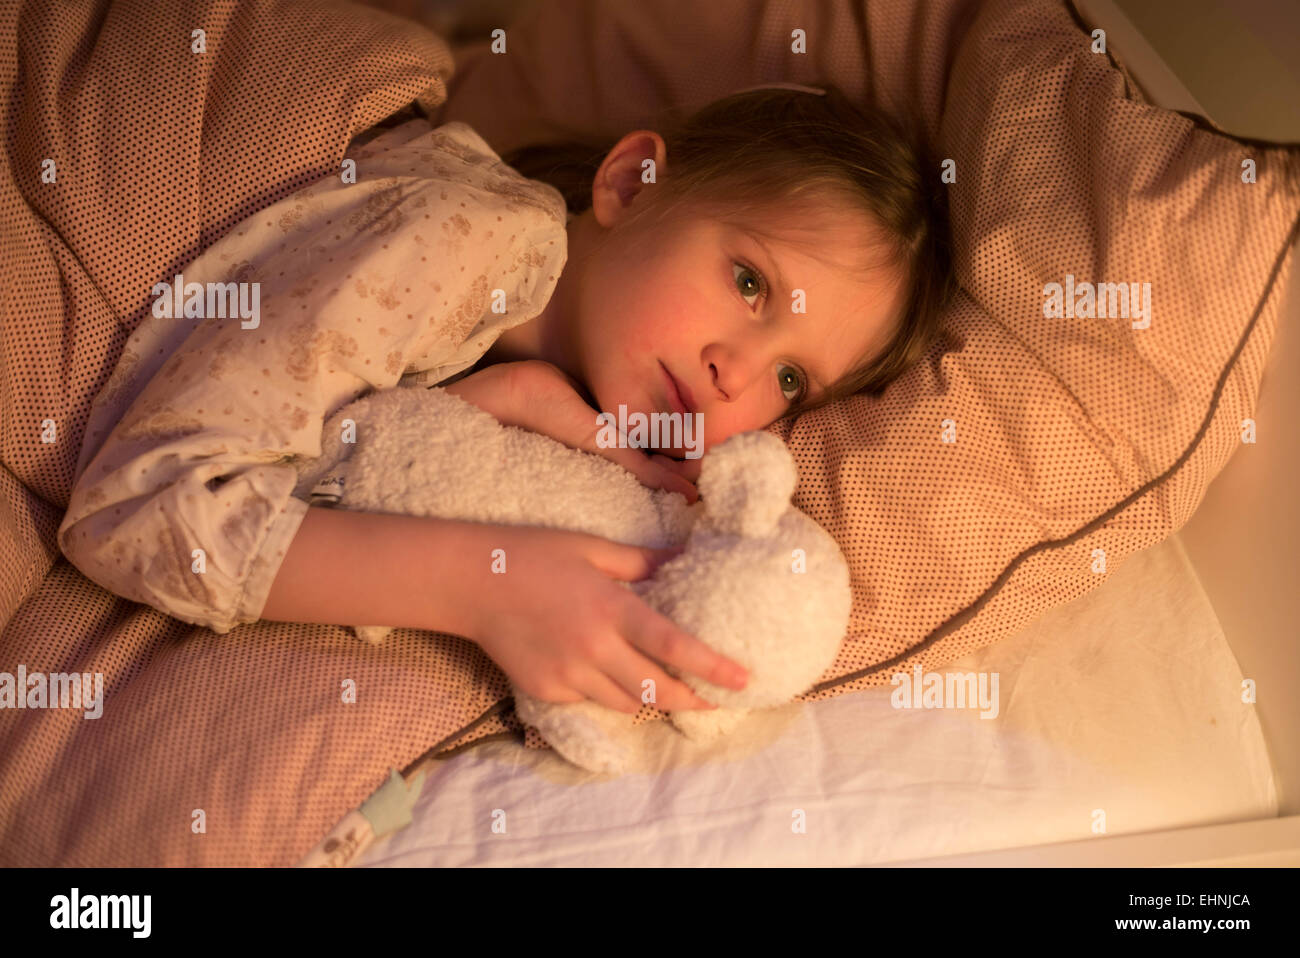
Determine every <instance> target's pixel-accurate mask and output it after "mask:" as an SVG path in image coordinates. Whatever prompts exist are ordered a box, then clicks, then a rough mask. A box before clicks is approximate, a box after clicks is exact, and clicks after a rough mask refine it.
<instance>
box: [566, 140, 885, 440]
mask: <svg viewBox="0 0 1300 958" xmlns="http://www.w3.org/2000/svg"><path fill="white" fill-rule="evenodd" d="M637 136H638V134H629V135H628V137H625V138H624V139H623V141H621V142H620V144H619V146H618V147H615V149H614V150H613V151H611V153H610V155H609V157H608V158H607V159H606V161H605V167H602V170H601V173H599V174H598V175H597V178H596V186H595V188H594V189H593V200H594V203H593V206H592V208H591V209H590V210H588V211H587V212H585V213H584V214H582V216H580V217H577V218H575V219H574V221H573V222H572V223H571V224H570V228H569V252H568V258H567V263H566V266H565V272H564V273H563V274H562V275H561V279H560V283H561V284H562V285H564V286H565V287H566V288H565V289H564V290H563V291H562V292H563V295H562V296H561V295H559V293H560V292H561V291H560V290H559V288H558V287H557V296H556V297H555V299H556V306H557V308H558V309H559V310H560V311H561V313H562V318H559V319H557V324H558V325H559V326H560V327H561V328H564V329H565V330H566V333H565V335H564V337H563V338H564V340H565V347H564V352H565V354H566V360H567V363H566V364H567V365H568V366H569V372H570V373H571V374H573V375H574V376H576V377H577V378H578V379H579V380H581V381H582V382H583V383H585V384H586V386H587V388H588V391H589V392H590V393H591V396H592V398H593V399H594V400H595V401H596V405H597V407H598V408H599V409H601V410H603V411H606V412H610V413H613V414H615V415H616V416H617V415H618V412H619V406H620V404H621V405H624V406H626V409H627V413H628V414H629V415H631V414H632V413H634V412H642V413H646V414H647V415H649V414H651V413H655V412H663V413H671V412H673V411H674V406H673V404H672V398H671V396H670V391H671V389H672V387H671V386H670V384H669V381H668V374H671V376H672V378H673V379H674V380H675V381H676V383H677V389H678V391H679V392H680V394H681V398H682V399H683V400H684V401H685V403H686V405H687V408H688V410H689V411H691V412H698V413H701V414H702V415H703V419H702V421H700V420H697V422H699V423H700V425H701V426H702V427H703V443H702V445H700V440H699V439H698V438H696V439H694V441H693V448H695V449H696V450H698V451H700V452H702V451H705V450H707V449H709V448H711V447H712V446H714V445H717V444H718V443H720V442H722V441H723V440H724V439H726V438H727V437H728V436H731V435H734V434H735V433H738V432H745V431H747V430H752V429H762V428H763V427H765V426H767V425H769V424H771V423H772V422H774V421H776V420H777V419H780V418H781V417H782V416H784V415H785V414H786V413H787V412H788V411H789V409H790V408H791V406H792V405H793V403H794V401H796V400H798V399H800V398H801V397H802V396H803V394H804V393H803V391H804V390H807V391H808V393H809V397H810V398H816V396H817V395H819V394H820V393H821V392H823V391H824V389H825V387H826V386H828V385H829V384H830V383H832V382H834V381H835V380H836V379H837V378H839V377H840V376H842V375H843V374H844V373H846V372H848V371H849V370H850V369H851V368H853V366H855V365H856V361H857V360H859V359H861V358H862V357H863V356H866V355H875V354H876V353H878V352H879V351H880V350H881V349H883V348H884V345H885V343H886V342H887V338H888V334H889V332H890V330H889V329H888V328H887V327H888V325H889V323H890V322H891V317H892V316H893V315H894V311H895V310H896V308H897V306H896V304H897V302H898V299H897V297H898V296H900V295H901V280H902V277H901V276H900V275H898V274H897V272H896V271H890V270H888V269H885V268H880V269H877V270H875V271H873V272H870V273H867V274H865V275H864V274H863V273H862V272H861V271H860V269H858V268H855V267H853V266H852V265H850V263H851V262H852V260H853V259H854V258H856V256H855V254H853V253H851V252H849V251H851V250H857V249H859V248H862V247H863V246H865V245H866V244H867V243H868V241H869V240H870V236H869V234H868V232H867V227H866V226H865V225H864V224H863V222H862V219H861V215H860V214H856V215H855V214H849V213H839V212H836V211H834V210H828V211H824V212H819V213H817V214H816V215H815V216H814V215H813V214H811V213H809V212H808V211H807V210H806V209H805V210H799V211H794V212H793V213H788V214H787V215H782V212H781V211H766V212H764V213H762V214H755V216H756V217H758V216H761V218H760V219H759V220H758V221H759V222H761V224H762V227H763V229H764V230H765V231H766V232H770V233H774V234H776V236H777V237H779V239H777V238H773V237H764V236H755V235H754V234H752V233H751V232H750V231H749V230H748V229H747V228H746V227H745V225H744V224H743V223H740V222H727V221H725V220H723V219H719V218H717V216H716V215H714V216H702V215H701V214H700V213H699V212H698V211H694V212H693V211H691V210H688V209H685V208H684V207H683V208H682V209H681V211H680V212H678V211H676V210H674V211H671V212H670V213H669V214H668V215H667V216H665V217H664V218H663V219H662V220H659V221H658V222H654V221H653V218H652V217H642V218H641V219H639V220H633V219H632V218H631V216H630V213H631V211H632V208H633V205H634V204H636V203H638V202H640V203H642V204H644V202H645V196H644V195H636V196H633V197H632V202H631V204H629V205H624V200H623V199H621V198H620V195H621V196H622V197H623V198H626V197H628V196H629V195H630V194H631V192H632V191H633V190H636V189H653V186H650V187H643V186H642V184H641V183H640V172H641V159H642V158H644V157H645V156H648V155H651V154H650V153H649V152H648V148H647V145H648V144H650V143H652V142H654V140H658V137H657V136H656V135H654V134H640V137H641V140H642V148H641V149H640V150H638V148H637V145H636V144H635V142H633V143H631V144H629V141H630V140H633V138H635V137H637ZM651 138H653V139H651ZM620 148H622V149H624V154H622V155H620V152H619V151H620ZM662 150H663V146H662V140H658V151H659V153H660V155H659V156H657V158H656V162H657V164H658V166H659V167H660V168H661V169H662V168H663V156H662ZM607 168H610V169H607ZM620 173H621V174H622V175H620ZM807 220H814V222H807ZM760 274H761V277H762V278H761V279H760ZM566 280H567V283H566ZM760 285H765V286H766V290H765V292H763V293H761V294H760ZM796 289H797V290H802V291H803V299H804V308H805V309H806V312H795V311H793V310H792V308H791V307H792V304H795V305H797V304H798V301H797V300H796V299H795V298H794V297H793V296H792V291H793V290H796ZM659 449H660V451H663V452H665V453H667V454H669V455H672V456H675V457H678V458H680V457H682V456H684V455H685V453H686V451H687V449H686V448H685V444H684V443H681V442H676V443H673V444H672V445H671V446H670V445H668V444H667V441H665V442H663V443H661V444H660V446H659Z"/></svg>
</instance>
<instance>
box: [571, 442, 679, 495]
mask: <svg viewBox="0 0 1300 958" xmlns="http://www.w3.org/2000/svg"><path fill="white" fill-rule="evenodd" d="M594 451H595V452H596V453H597V454H598V455H602V456H604V457H605V458H606V459H610V460H612V461H613V462H616V463H618V464H619V465H620V466H622V467H623V468H624V469H626V470H627V471H628V472H630V473H632V475H634V476H636V478H637V480H638V481H639V482H640V483H641V484H642V485H643V486H649V487H650V488H651V489H667V490H668V491H669V492H680V493H681V494H682V495H683V496H685V497H686V501H687V502H688V503H690V502H695V501H696V500H697V499H699V497H700V493H699V490H697V489H696V488H695V485H694V484H693V483H692V482H691V481H690V480H689V479H686V478H684V477H682V476H680V475H678V474H677V473H676V472H675V471H673V470H672V469H669V468H667V467H665V466H664V465H663V464H662V463H660V462H656V461H655V460H654V459H652V458H651V457H649V456H647V455H646V454H645V453H643V452H641V451H639V450H637V449H633V448H630V447H629V448H623V447H612V448H608V449H605V448H600V447H597V448H596V449H595V450H594ZM660 458H662V457H660Z"/></svg>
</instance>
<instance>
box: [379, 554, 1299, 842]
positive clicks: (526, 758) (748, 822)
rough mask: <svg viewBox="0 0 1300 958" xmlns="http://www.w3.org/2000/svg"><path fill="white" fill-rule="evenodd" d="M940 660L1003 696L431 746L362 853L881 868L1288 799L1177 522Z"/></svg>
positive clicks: (1264, 813) (865, 699)
mask: <svg viewBox="0 0 1300 958" xmlns="http://www.w3.org/2000/svg"><path fill="white" fill-rule="evenodd" d="M944 672H952V673H967V672H974V673H980V672H983V673H987V674H988V676H989V678H988V682H989V684H988V686H987V688H988V689H989V691H992V689H993V685H992V678H991V677H992V674H993V673H996V674H997V676H998V679H997V686H996V688H997V691H998V695H997V697H996V698H997V709H996V714H995V715H994V714H991V713H992V712H993V711H994V710H993V709H992V708H988V709H980V708H978V707H977V708H964V709H963V708H911V709H909V708H896V707H895V706H894V704H893V702H892V701H891V700H892V699H893V698H895V696H896V694H901V692H900V689H901V687H902V686H901V685H900V686H899V688H898V689H895V688H879V689H870V690H867V691H863V692H858V693H855V694H852V695H846V696H841V697H838V698H834V699H829V700H824V701H820V702H815V703H811V704H808V705H798V704H795V705H791V706H788V707H786V708H783V709H778V710H773V711H770V712H767V713H761V714H758V715H756V716H754V717H752V718H751V719H750V720H749V721H748V722H747V724H745V725H744V726H742V727H741V729H739V730H738V731H737V732H736V733H734V734H733V735H732V736H731V737H730V738H729V739H727V740H726V741H724V742H721V743H717V744H715V745H713V746H709V747H699V746H695V745H692V744H691V743H690V742H688V741H687V740H686V739H684V738H683V737H682V736H680V735H679V734H678V733H677V732H676V731H675V730H674V729H673V728H672V727H671V726H669V725H668V724H667V723H664V722H660V723H646V724H645V725H644V726H642V727H641V730H640V731H641V734H642V735H643V737H644V745H645V748H644V754H643V756H642V758H641V760H640V761H639V763H638V765H637V767H636V768H635V769H634V771H633V772H631V773H630V774H626V775H624V776H621V777H611V776H599V775H594V774H591V773H588V772H584V771H582V770H579V769H576V768H574V767H573V766H570V765H569V764H567V763H566V762H565V761H564V760H563V759H561V758H559V757H558V756H557V755H556V754H555V753H554V752H552V751H549V750H548V751H538V750H527V749H524V748H523V747H521V746H519V745H516V744H514V743H510V742H502V741H494V742H488V743H485V744H482V745H479V746H477V747H474V748H471V749H469V750H467V751H464V752H461V753H458V754H457V755H455V756H453V757H451V758H449V759H445V760H441V761H432V762H430V763H429V765H428V774H427V777H426V780H425V783H424V786H423V789H422V791H421V794H420V797H419V799H418V800H417V801H416V804H415V807H414V810H413V813H412V814H413V818H412V822H411V824H410V825H408V826H406V827H405V828H404V829H402V830H400V831H397V832H394V833H391V834H389V835H387V836H385V837H383V838H380V839H379V840H377V841H376V842H375V844H374V845H372V846H371V847H370V848H369V849H368V850H367V851H366V853H365V854H364V855H362V856H361V857H360V859H359V860H358V865H359V866H360V867H382V866H467V865H468V866H474V865H482V866H492V865H533V866H602V865H608V866H627V865H636V866H692V865H698V866H742V865H789V866H797V865H870V864H882V863H886V862H895V861H902V860H910V859H918V858H928V857H934V856H940V855H951V854H960V853H968V852H975V851H984V850H989V849H996V848H1010V847H1018V846H1025V845H1038V844H1046V843H1053V842H1064V841H1075V840H1080V839H1088V838H1093V837H1103V836H1107V835H1109V836H1114V835H1120V834H1128V833H1136V832H1144V831H1152V830H1156V829H1167V828H1180V827H1188V826H1194V825H1207V824H1218V823H1228V822H1236V821H1244V820H1250V819H1256V818H1261V817H1272V816H1275V815H1277V813H1278V794H1277V789H1276V785H1275V781H1274V775H1273V770H1272V767H1271V763H1270V759H1269V755H1268V751H1267V749H1266V747H1265V743H1264V738H1263V735H1262V732H1261V729H1260V725H1259V721H1258V719H1257V717H1256V714H1255V711H1254V706H1253V705H1252V704H1250V703H1249V702H1243V677H1242V674H1241V671H1240V668H1239V667H1238V665H1237V662H1236V659H1235V658H1234V656H1233V654H1232V651H1231V649H1230V647H1229V645H1228V642H1227V640H1226V639H1225V637H1224V633H1223V630H1222V628H1221V627H1220V625H1219V622H1218V620H1217V618H1216V616H1215V614H1214V610H1213V608H1212V606H1211V605H1210V602H1209V600H1208V598H1207V596H1206V594H1205V592H1204V590H1203V589H1202V587H1201V584H1200V582H1199V580H1198V579H1197V576H1196V573H1195V570H1194V569H1193V567H1192V565H1191V563H1190V561H1189V560H1188V558H1187V554H1186V552H1185V551H1184V549H1183V546H1182V543H1181V541H1180V540H1179V538H1178V536H1176V535H1175V536H1172V537H1170V538H1169V539H1166V540H1165V541H1164V542H1163V543H1161V544H1159V545H1157V546H1155V547H1153V548H1150V549H1147V550H1145V551H1143V552H1140V553H1137V554H1135V555H1134V556H1132V557H1130V559H1129V560H1128V561H1127V562H1126V563H1124V565H1123V566H1121V567H1120V568H1118V569H1115V570H1113V571H1112V573H1111V577H1110V579H1109V580H1108V581H1107V582H1105V583H1104V584H1103V585H1101V586H1100V587H1099V588H1097V589H1096V590H1094V591H1092V592H1090V593H1088V594H1087V595H1084V596H1082V597H1081V598H1079V599H1077V600H1075V601H1074V602H1072V603H1070V604H1068V605H1065V606H1060V607H1058V608H1056V609H1053V610H1051V611H1050V612H1048V613H1047V614H1046V615H1044V616H1042V617H1041V618H1040V619H1038V620H1037V621H1035V622H1034V623H1032V624H1031V625H1030V626H1029V627H1028V628H1026V629H1024V630H1023V631H1021V632H1020V633H1018V634H1017V635H1015V636H1014V637H1012V638H1010V639H1008V640H1006V641H1004V642H1002V643H999V644H997V645H994V646H991V647H988V648H986V649H983V650H980V651H979V652H976V653H974V654H972V655H970V656H967V657H966V658H964V659H961V660H959V661H957V662H954V663H952V664H951V665H950V666H949V667H948V668H947V669H945V670H944ZM914 678H915V677H913V676H909V680H912V679H914ZM982 714H987V715H988V716H989V717H982Z"/></svg>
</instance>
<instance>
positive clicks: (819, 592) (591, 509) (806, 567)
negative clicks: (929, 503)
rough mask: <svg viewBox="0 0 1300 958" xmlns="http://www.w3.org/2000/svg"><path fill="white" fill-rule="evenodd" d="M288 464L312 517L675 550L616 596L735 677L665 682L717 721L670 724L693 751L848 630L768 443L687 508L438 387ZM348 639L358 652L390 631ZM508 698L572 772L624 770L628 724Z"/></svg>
mask: <svg viewBox="0 0 1300 958" xmlns="http://www.w3.org/2000/svg"><path fill="white" fill-rule="evenodd" d="M293 465H294V466H295V468H296V469H297V470H298V472H299V476H300V478H299V481H298V484H297V486H296V488H295V490H294V493H295V495H298V496H300V497H302V498H306V497H307V496H308V495H310V496H311V497H312V502H313V504H317V505H320V504H332V505H334V506H335V507H337V508H344V509H354V510H358V511H362V512H389V513H404V514H408V515H414V516H429V517H436V518H443V519H462V520H468V521H474V522H492V523H501V524H505V525H535V526H546V527H549V528H555V529H566V530H571V531H576V532H586V533H590V534H593V535H598V536H602V537H604V538H607V539H611V540H613V541H616V542H622V543H627V544H630V545H637V546H647V547H653V548H662V547H664V546H675V545H679V544H681V543H683V542H684V543H685V549H684V550H683V551H682V552H681V554H679V555H677V556H675V557H674V558H672V559H671V560H669V561H668V562H665V563H662V564H661V565H660V566H659V567H658V568H657V569H656V570H655V572H654V574H653V576H652V577H651V578H648V579H645V580H642V581H640V582H633V583H625V585H626V586H627V587H628V588H631V589H632V590H633V591H635V592H636V593H637V594H638V595H640V596H641V597H642V598H643V599H644V600H645V601H646V602H647V603H648V604H649V605H650V606H651V607H652V608H654V609H655V610H656V611H658V612H660V613H662V614H663V615H665V616H666V617H668V618H669V619H671V620H672V621H673V622H674V623H676V624H677V625H678V626H679V627H681V628H682V629H683V630H684V631H685V632H687V633H689V634H691V635H693V636H695V637H696V638H698V639H699V640H700V641H702V642H704V643H705V644H706V645H708V646H710V647H711V648H713V649H715V650H716V651H718V652H720V653H722V654H723V655H725V656H727V657H728V658H731V659H733V660H735V661H736V662H738V663H740V664H741V665H742V666H744V667H745V668H746V669H747V670H748V672H749V683H748V684H747V686H746V687H745V688H744V689H742V690H740V691H736V690H734V689H730V688H724V687H722V686H716V685H713V684H711V683H709V682H706V681H705V680H703V679H701V678H699V677H697V676H695V675H691V674H689V673H686V674H678V673H677V672H676V671H675V670H673V669H672V668H671V667H666V671H668V672H669V673H670V674H672V675H673V676H674V677H675V678H678V679H680V680H682V681H683V682H685V683H686V684H687V685H689V686H690V687H691V688H692V689H693V690H694V691H695V692H696V693H697V694H698V695H699V696H701V697H702V698H704V699H705V700H706V701H708V702H711V703H713V704H715V705H717V706H718V708H716V709H713V710H687V711H679V712H674V713H672V714H671V716H670V717H671V719H672V722H673V724H674V725H675V726H676V727H677V728H678V729H679V730H680V731H682V732H683V733H684V734H685V735H686V736H688V737H689V738H690V739H692V740H694V741H698V742H707V741H710V740H712V739H713V738H715V737H716V736H718V735H720V734H723V733H725V732H728V731H730V730H731V729H733V728H734V727H735V726H736V725H737V724H738V723H739V722H740V721H741V719H743V717H744V716H745V714H746V712H747V711H748V710H750V709H756V708H769V707H773V706H779V705H785V704H786V703H788V702H789V701H791V699H793V698H794V697H795V696H796V695H798V694H799V693H801V692H803V691H805V690H806V689H808V688H809V687H810V686H811V685H812V684H813V683H814V682H816V681H817V679H818V678H819V677H820V676H821V675H822V674H823V673H824V672H825V671H826V669H828V668H829V667H830V666H831V664H832V663H833V662H834V660H835V656H836V653H837V652H838V650H839V646H840V642H841V641H842V640H843V638H844V634H845V631H846V630H847V628H848V621H849V608H850V605H851V602H852V594H851V592H850V589H849V572H848V565H847V563H846V562H845V560H844V556H843V555H842V554H841V553H840V550H839V547H838V546H837V545H836V544H835V541H834V540H833V539H831V537H830V536H829V535H827V533H826V532H825V531H824V530H823V529H822V528H821V527H820V526H818V525H817V524H816V523H815V522H813V521H812V520H811V519H809V518H808V517H807V516H805V515H804V514H803V513H801V512H800V511H799V510H797V509H795V508H794V506H792V505H791V503H790V497H791V495H792V494H793V493H794V488H795V484H796V482H797V480H798V475H797V472H796V469H795V464H794V460H793V458H792V457H791V455H790V452H789V450H788V449H787V448H786V446H785V444H784V443H783V442H782V441H781V440H780V439H779V438H777V437H776V436H774V435H772V434H771V433H768V432H762V431H754V432H746V433H739V434H737V435H734V436H731V437H730V438H728V439H727V440H726V441H725V442H722V443H719V444H718V445H717V446H715V447H713V448H712V449H710V450H709V451H708V453H706V454H705V456H704V460H703V462H702V464H701V471H700V479H699V483H698V488H699V491H700V500H699V501H698V502H696V503H695V504H693V505H687V503H686V499H685V497H683V496H682V495H681V494H680V493H676V492H666V491H664V490H662V489H649V488H647V487H645V486H643V485H642V484H641V483H640V482H639V481H638V480H637V479H636V478H635V477H634V476H633V475H632V474H631V473H629V472H628V471H627V470H625V469H623V468H622V467H621V466H619V465H618V464H616V463H614V462H612V461H611V460H608V459H606V458H604V457H602V456H598V455H595V454H593V453H589V452H584V451H582V450H578V449H571V448H569V447H568V446H565V445H564V444H563V443H560V442H558V441H556V440H554V439H552V438H550V437H549V436H544V435H540V434H538V433H534V432H529V431H526V430H523V429H519V428H516V427H513V426H502V425H501V424H500V423H499V422H497V420H496V419H494V418H493V417H492V416H491V415H490V414H489V413H487V412H485V411H484V410H482V409H479V408H478V407H477V406H474V405H472V404H470V403H468V402H466V401H465V400H463V399H461V398H460V397H459V396H456V395H454V394H452V393H448V392H447V391H446V390H444V389H442V388H439V387H434V388H431V389H419V388H407V387H394V388H391V389H383V390H378V391H376V392H372V393H371V394H369V395H367V396H365V397H363V398H361V399H358V400H356V401H355V402H353V403H350V404H349V405H347V406H344V407H343V408H342V409H340V410H339V411H338V412H337V413H335V415H334V416H332V417H331V418H330V419H329V421H327V422H326V424H325V427H324V430H323V437H322V453H321V456H320V457H319V458H317V459H312V460H303V461H298V462H295V463H294V464H293ZM484 561H485V562H486V561H488V559H487V558H486V557H485V558H484ZM355 628H356V631H357V634H358V635H359V636H360V637H361V638H363V639H365V640H367V641H370V642H379V641H382V640H383V638H384V637H385V636H386V635H387V634H388V632H389V631H391V630H390V629H389V628H387V627H384V626H355ZM512 687H513V683H512ZM514 697H515V709H516V711H517V712H518V715H519V717H520V719H521V720H523V721H524V722H526V723H528V724H529V725H532V726H533V727H534V728H536V729H537V730H538V731H539V732H540V733H541V734H542V736H543V737H544V738H545V739H546V740H547V742H548V743H549V744H550V745H551V746H552V747H553V748H554V749H555V750H556V751H557V752H558V753H559V754H560V755H562V756H564V757H565V758H566V759H568V760H569V761H571V762H573V763H574V764H575V765H578V766H581V767H582V768H585V769H588V770H590V771H593V772H604V773H617V772H621V771H623V770H624V769H625V768H626V766H627V763H628V759H629V757H630V756H629V752H628V749H629V748H631V747H634V745H632V744H631V742H632V739H633V737H632V736H630V735H629V734H628V733H629V732H630V731H631V727H632V723H633V719H632V717H631V716H628V715H625V714H623V713H621V712H616V711H614V710H612V709H609V708H606V707H605V706H603V705H599V704H597V703H596V702H593V701H584V702H576V703H568V704H555V703H550V702H543V701H540V700H538V699H536V698H534V697H532V696H531V695H528V694H527V693H525V692H523V691H522V690H521V689H519V688H518V687H514ZM647 701H649V702H650V703H651V704H653V699H652V698H650V699H647Z"/></svg>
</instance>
